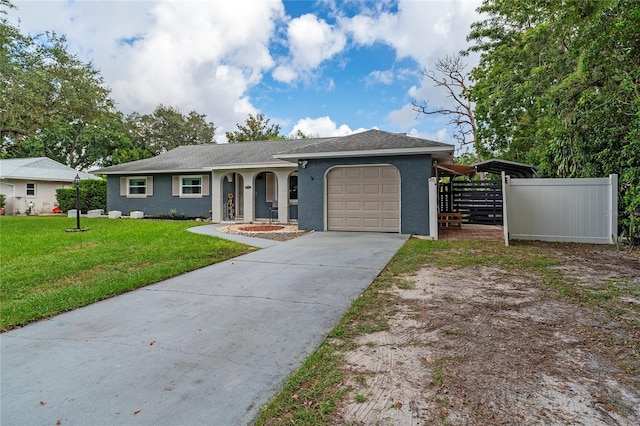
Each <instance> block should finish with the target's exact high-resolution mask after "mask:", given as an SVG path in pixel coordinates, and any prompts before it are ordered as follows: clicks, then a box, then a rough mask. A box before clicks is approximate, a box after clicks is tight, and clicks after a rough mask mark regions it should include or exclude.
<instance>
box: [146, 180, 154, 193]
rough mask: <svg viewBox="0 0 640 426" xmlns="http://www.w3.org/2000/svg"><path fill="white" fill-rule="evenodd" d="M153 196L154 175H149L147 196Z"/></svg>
mask: <svg viewBox="0 0 640 426" xmlns="http://www.w3.org/2000/svg"><path fill="white" fill-rule="evenodd" d="M152 196H153V176H147V197H152Z"/></svg>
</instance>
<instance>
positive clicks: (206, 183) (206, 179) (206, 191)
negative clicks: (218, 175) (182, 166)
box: [202, 175, 209, 197]
mask: <svg viewBox="0 0 640 426" xmlns="http://www.w3.org/2000/svg"><path fill="white" fill-rule="evenodd" d="M202 195H203V196H205V197H206V196H208V195H209V175H203V176H202Z"/></svg>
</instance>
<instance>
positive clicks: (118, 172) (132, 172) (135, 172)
mask: <svg viewBox="0 0 640 426" xmlns="http://www.w3.org/2000/svg"><path fill="white" fill-rule="evenodd" d="M207 170H208V169H206V168H205V167H203V168H200V169H161V170H115V171H101V170H94V171H92V172H91V173H92V174H96V175H143V174H159V173H180V174H184V173H202V172H206V171H207Z"/></svg>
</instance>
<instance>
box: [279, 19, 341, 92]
mask: <svg viewBox="0 0 640 426" xmlns="http://www.w3.org/2000/svg"><path fill="white" fill-rule="evenodd" d="M287 37H288V42H289V52H290V57H289V58H287V60H286V61H285V63H283V64H281V65H280V66H279V67H278V68H276V70H275V72H274V74H273V78H275V79H276V80H279V81H282V82H285V83H290V82H292V81H293V80H294V79H295V78H298V77H300V76H304V75H305V74H306V73H308V72H309V71H312V70H314V69H316V68H317V67H319V66H320V64H321V63H322V62H323V61H325V60H327V59H330V58H332V57H333V56H334V55H336V54H338V53H340V52H341V51H342V50H343V49H344V48H345V46H346V43H347V38H346V37H345V35H344V34H343V33H342V31H341V30H339V29H337V28H335V27H333V26H331V25H329V24H328V23H327V22H326V21H324V20H323V19H319V18H318V17H317V16H315V15H311V14H306V15H302V16H300V17H298V18H294V19H292V20H291V22H289V28H288V30H287ZM293 74H295V77H294V78H292V75H293Z"/></svg>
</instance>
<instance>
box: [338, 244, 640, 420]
mask: <svg viewBox="0 0 640 426" xmlns="http://www.w3.org/2000/svg"><path fill="white" fill-rule="evenodd" d="M545 250H551V251H553V252H554V254H556V255H557V257H558V258H559V259H565V261H563V262H562V263H561V264H560V265H562V266H557V267H556V268H558V270H560V271H561V272H563V275H564V276H565V277H567V279H570V280H571V282H573V283H575V284H574V285H572V287H570V288H571V289H572V290H571V291H573V292H574V293H575V294H569V295H566V296H561V295H560V294H559V293H560V292H559V290H558V289H557V288H550V287H549V286H545V285H542V284H541V281H542V278H541V277H539V276H535V275H534V274H524V273H522V272H519V270H518V268H517V267H512V268H510V267H505V268H500V267H487V266H468V267H464V268H441V269H439V268H432V267H428V268H424V269H421V270H420V271H419V272H418V274H417V275H415V276H410V277H407V278H406V279H407V280H409V281H410V283H409V284H408V285H406V286H405V285H401V286H400V287H402V288H400V287H398V286H397V285H394V286H393V287H392V288H391V289H390V290H389V291H390V292H391V294H392V300H393V302H394V306H393V312H392V314H391V316H390V319H389V329H388V330H385V331H381V332H376V333H371V334H365V335H362V336H361V337H359V338H358V341H357V342H356V347H355V348H354V349H353V350H350V351H349V352H347V353H346V359H347V365H346V366H345V367H344V373H345V382H344V386H345V387H346V388H348V389H350V391H349V392H348V395H347V397H346V398H345V399H344V400H343V402H342V404H341V406H340V407H338V417H337V420H336V424H347V425H431V424H453V425H467V424H474V425H478V424H480V425H494V424H571V425H600V424H602V425H638V424H640V327H639V324H640V255H639V253H638V250H635V251H634V252H631V253H629V252H626V251H625V252H622V251H616V250H614V249H612V248H611V247H602V248H600V247H596V246H590V245H570V244H557V245H548V246H545ZM561 276H562V275H561ZM582 292H589V298H588V299H587V298H584V297H582V296H584V295H583V294H582ZM600 297H601V298H602V300H604V301H606V302H607V303H605V304H599V303H598V298H600Z"/></svg>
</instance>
